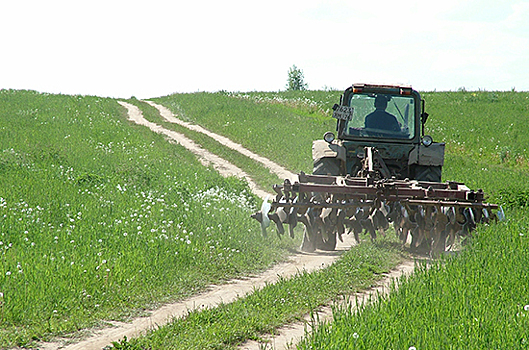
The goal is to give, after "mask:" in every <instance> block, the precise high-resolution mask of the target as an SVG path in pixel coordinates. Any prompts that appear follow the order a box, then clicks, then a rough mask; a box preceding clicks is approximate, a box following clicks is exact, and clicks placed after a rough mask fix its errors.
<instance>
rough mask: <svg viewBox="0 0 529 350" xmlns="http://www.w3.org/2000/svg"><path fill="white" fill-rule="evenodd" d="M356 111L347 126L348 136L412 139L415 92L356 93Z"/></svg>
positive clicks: (352, 98)
mask: <svg viewBox="0 0 529 350" xmlns="http://www.w3.org/2000/svg"><path fill="white" fill-rule="evenodd" d="M349 106H350V107H353V109H354V112H353V115H352V117H351V119H350V120H349V121H348V122H347V126H346V128H345V129H344V134H345V136H348V135H349V136H356V137H358V136H361V137H375V138H377V137H378V138H399V139H413V137H414V136H415V123H414V120H415V118H414V116H415V108H416V106H415V101H414V99H413V96H395V95H385V94H373V93H371V94H353V95H351V99H350V101H349Z"/></svg>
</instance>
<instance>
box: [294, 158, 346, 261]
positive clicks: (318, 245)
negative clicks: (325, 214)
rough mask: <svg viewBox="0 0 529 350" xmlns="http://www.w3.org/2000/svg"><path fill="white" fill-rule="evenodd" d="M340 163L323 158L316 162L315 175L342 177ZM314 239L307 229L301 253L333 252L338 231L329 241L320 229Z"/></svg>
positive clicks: (330, 233) (336, 160) (332, 234)
mask: <svg viewBox="0 0 529 350" xmlns="http://www.w3.org/2000/svg"><path fill="white" fill-rule="evenodd" d="M340 169H341V166H340V161H339V160H338V159H336V158H321V159H318V160H317V161H315V162H314V170H313V172H312V174H313V175H331V176H338V175H340ZM312 234H313V237H310V238H309V236H308V232H307V229H305V232H304V234H303V242H302V243H301V248H300V249H301V251H304V252H313V251H315V250H316V249H320V250H325V251H333V250H335V249H336V230H332V232H329V234H328V236H329V239H328V240H327V241H324V240H323V235H322V232H321V230H320V229H318V230H316V232H313V233H312Z"/></svg>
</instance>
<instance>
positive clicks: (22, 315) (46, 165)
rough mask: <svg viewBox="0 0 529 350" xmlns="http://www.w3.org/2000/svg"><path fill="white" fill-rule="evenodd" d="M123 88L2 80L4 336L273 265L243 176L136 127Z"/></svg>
mask: <svg viewBox="0 0 529 350" xmlns="http://www.w3.org/2000/svg"><path fill="white" fill-rule="evenodd" d="M125 113H126V111H125V109H124V108H122V107H121V106H119V104H117V102H116V101H115V100H111V99H102V98H98V97H90V96H65V95H48V94H38V93H35V92H31V91H9V90H2V91H1V92H0V129H1V130H2V135H3V136H2V138H1V139H0V150H1V152H0V169H1V171H2V176H1V177H0V191H1V192H0V218H1V220H0V325H1V326H0V348H6V347H10V346H14V345H20V346H25V345H30V344H31V343H32V342H33V341H35V340H45V339H49V338H50V337H51V336H54V335H62V334H68V333H71V332H74V331H77V330H79V329H83V328H87V327H92V326H97V325H99V324H101V321H102V320H116V319H117V320H124V319H127V317H130V316H134V315H138V314H141V313H142V312H143V310H145V309H146V308H149V307H153V306H155V305H158V304H160V303H162V302H167V301H170V300H177V299H180V298H183V297H186V296H188V295H190V294H192V293H196V292H197V291H199V290H201V289H203V288H204V287H205V286H207V285H209V284H210V283H213V282H216V281H221V280H225V279H227V278H231V277H233V276H238V275H240V274H246V273H248V272H255V271H258V270H261V269H264V268H266V267H268V266H270V265H271V264H273V263H274V262H277V261H279V260H281V259H282V258H283V257H284V256H285V254H287V250H286V249H287V248H290V247H292V246H293V244H295V243H293V242H292V241H290V240H289V241H286V240H284V241H283V242H278V241H276V240H275V239H274V238H271V239H267V240H265V239H264V238H263V237H261V234H260V230H259V228H258V227H256V226H255V223H254V222H253V221H251V219H250V218H249V214H250V213H251V212H252V209H254V208H255V198H254V197H253V195H251V194H250V193H249V189H248V187H247V185H246V184H245V183H244V182H243V181H241V180H238V179H235V178H229V179H225V178H223V177H221V176H219V175H218V174H217V173H216V172H215V171H212V170H211V169H207V168H204V167H203V166H202V165H200V164H199V163H198V161H197V160H196V158H195V156H194V155H192V154H190V153H189V152H187V151H186V150H184V149H183V148H182V147H180V146H177V145H172V144H169V143H168V142H167V141H166V140H164V139H163V138H162V137H161V136H159V135H155V134H153V133H152V132H151V131H149V130H147V129H146V128H144V127H137V126H135V125H131V124H130V123H129V122H127V121H126V119H125Z"/></svg>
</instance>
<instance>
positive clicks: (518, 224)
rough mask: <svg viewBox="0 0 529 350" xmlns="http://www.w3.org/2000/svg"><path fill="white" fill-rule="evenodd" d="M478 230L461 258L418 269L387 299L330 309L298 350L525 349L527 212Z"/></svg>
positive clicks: (528, 325) (528, 337) (528, 331)
mask: <svg viewBox="0 0 529 350" xmlns="http://www.w3.org/2000/svg"><path fill="white" fill-rule="evenodd" d="M510 215H511V219H510V220H509V222H506V223H502V224H499V225H492V226H490V227H480V228H479V229H478V231H477V232H476V236H477V237H475V239H474V240H473V241H472V243H471V246H470V247H468V248H467V249H465V250H464V251H463V252H462V253H461V254H459V255H457V256H455V257H451V258H447V259H444V260H441V261H439V262H436V263H433V264H432V265H431V266H430V268H426V267H424V266H423V267H422V268H420V269H418V270H417V271H416V273H415V274H414V275H413V277H411V278H408V279H404V280H403V281H401V283H399V288H398V289H397V290H394V291H393V292H392V294H391V297H390V298H388V299H378V300H377V301H376V302H374V303H372V304H370V305H367V306H365V307H364V308H362V309H361V310H360V311H358V312H356V310H354V309H351V308H350V307H349V308H338V309H336V310H334V318H333V322H332V323H328V324H320V325H319V326H318V329H317V331H316V332H314V333H313V334H311V335H309V336H308V337H307V339H306V340H305V341H304V342H303V343H302V344H300V346H299V347H298V348H299V349H409V348H410V347H412V346H413V347H415V348H416V349H527V348H529V284H528V283H527V280H528V278H529V270H528V269H527V266H528V264H529V255H528V254H527V252H528V251H529V236H528V235H527V226H528V224H529V221H528V220H527V212H522V211H518V212H516V211H515V212H510Z"/></svg>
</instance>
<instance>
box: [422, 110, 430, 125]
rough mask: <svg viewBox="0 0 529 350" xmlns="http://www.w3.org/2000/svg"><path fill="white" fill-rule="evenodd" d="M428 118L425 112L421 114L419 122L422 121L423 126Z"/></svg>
mask: <svg viewBox="0 0 529 350" xmlns="http://www.w3.org/2000/svg"><path fill="white" fill-rule="evenodd" d="M428 116H429V114H428V113H426V112H422V114H421V121H422V123H423V125H424V124H426V121H427V120H428Z"/></svg>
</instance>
